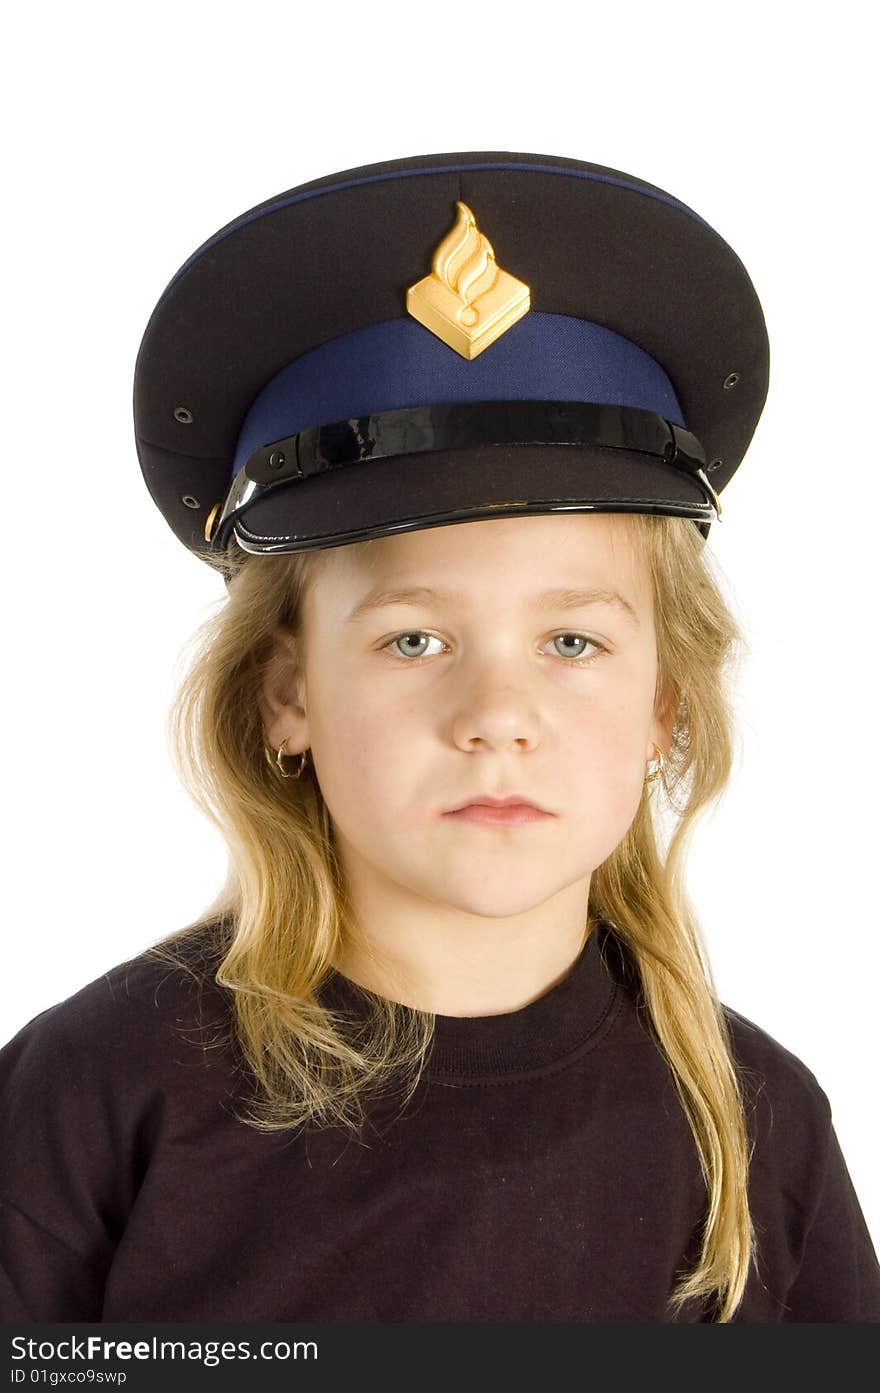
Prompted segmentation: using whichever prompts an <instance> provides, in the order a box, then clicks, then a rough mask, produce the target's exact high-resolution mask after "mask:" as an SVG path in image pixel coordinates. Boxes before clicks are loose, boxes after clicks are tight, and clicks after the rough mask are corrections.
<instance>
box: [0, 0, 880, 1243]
mask: <svg viewBox="0 0 880 1393" xmlns="http://www.w3.org/2000/svg"><path fill="white" fill-rule="evenodd" d="M578 15H580V18H578ZM22 16H24V17H22ZM868 24H869V7H867V6H865V5H864V4H863V3H861V4H860V3H838V4H836V5H834V6H833V7H821V8H820V7H819V6H811V5H799V6H794V5H787V4H780V5H776V6H770V5H767V4H766V3H764V4H757V3H755V0H741V3H739V4H737V5H720V4H708V3H705V2H704V3H700V4H696V3H694V4H685V3H677V2H676V0H668V3H666V4H664V5H662V6H661V5H656V4H646V5H644V6H636V5H626V4H618V5H615V6H612V7H596V8H591V7H586V6H584V7H573V6H570V5H568V4H566V5H564V6H563V5H561V4H559V3H542V4H541V5H539V6H535V5H529V6H524V7H522V8H520V7H517V6H501V5H496V4H488V3H484V4H481V5H479V6H470V7H468V8H467V10H466V11H462V10H461V9H460V7H455V8H453V9H451V10H449V11H448V12H446V11H439V12H438V10H437V8H436V6H428V7H424V8H418V7H415V6H408V7H407V8H406V9H405V10H404V9H401V10H400V11H398V10H397V9H396V8H392V7H390V6H386V7H383V6H382V5H381V4H380V5H376V4H371V5H369V6H363V7H352V8H351V9H350V10H349V9H346V8H345V7H340V6H338V5H334V6H327V5H324V6H317V7H311V6H310V7H308V9H306V7H299V6H292V5H289V4H283V5H282V4H279V5H269V4H261V3H250V4H248V5H247V6H244V7H242V6H235V7H232V8H230V9H229V10H227V9H226V7H224V6H222V5H210V6H209V5H207V4H198V5H195V4H191V5H186V4H180V3H178V4H175V5H173V6H172V5H170V4H157V3H152V4H151V5H150V6H140V7H127V6H112V7H111V6H110V5H106V6H102V5H96V4H91V5H89V4H85V5H82V4H80V5H75V6H70V7H66V6H61V5H48V6H47V5H43V6H33V7H31V8H29V9H28V11H27V13H26V14H25V12H24V9H23V7H16V17H15V18H14V19H13V20H12V21H7V27H6V39H7V42H8V41H9V39H10V37H11V39H12V46H11V50H10V49H8V50H7V64H6V67H7V75H6V77H5V79H4V89H5V90H4V92H3V97H2V101H3V106H4V108H5V111H4V113H3V129H4V133H5V135H6V146H7V153H6V156H5V160H4V165H5V171H6V175H5V184H6V205H7V213H6V215H5V219H4V225H3V236H4V241H5V247H4V253H3V266H4V272H5V274H4V291H3V306H4V308H3V320H4V324H3V332H2V341H3V354H4V358H5V363H4V367H3V381H4V387H5V389H6V407H5V410H4V413H3V423H4V433H5V439H4V442H3V459H2V469H3V490H4V492H3V499H4V513H5V520H4V536H5V541H4V547H5V553H4V554H5V557H6V562H5V567H4V571H5V576H4V581H5V583H4V586H3V601H4V619H5V623H4V627H5V639H4V650H5V664H4V667H5V671H6V678H5V681H4V684H3V702H4V707H5V722H4V730H5V748H4V749H3V777H4V793H5V797H4V803H5V811H6V822H5V831H4V834H3V846H4V851H5V853H6V872H5V882H4V898H5V906H4V907H5V914H4V942H3V949H4V951H3V967H4V971H3V973H2V982H0V1038H2V1039H8V1038H9V1037H10V1036H11V1035H12V1034H13V1033H14V1032H15V1031H16V1030H17V1029H18V1028H19V1027H20V1026H22V1025H23V1024H24V1023H25V1022H26V1021H27V1020H29V1019H30V1018H31V1017H32V1016H33V1015H35V1014H36V1013H37V1012H38V1011H41V1010H43V1009H44V1008H45V1007H47V1006H49V1005H51V1004H53V1003H54V1002H56V1001H59V1000H61V999H62V998H64V997H66V996H68V995H69V994H71V993H72V992H73V991H75V990H77V989H78V988H79V987H81V986H83V985H84V984H85V983H87V982H89V981H91V980H92V979H93V978H94V977H97V976H98V975H100V973H102V972H103V971H104V970H106V969H107V968H109V967H110V966H112V965H113V964H114V963H117V962H119V961H121V960H123V959H124V958H126V957H130V956H132V955H134V954H135V953H137V952H139V951H140V950H141V949H142V948H143V947H145V946H146V945H147V944H148V943H151V942H154V941H155V940H156V939H157V938H159V937H160V936H161V935H163V934H165V933H167V932H169V931H170V930H172V929H174V928H177V927H180V926H182V925H183V924H184V923H186V922H188V921H189V920H190V919H192V918H194V917H195V916H196V915H197V914H198V913H199V912H200V911H201V910H202V908H203V907H204V906H205V905H206V904H207V903H208V902H209V901H210V900H211V899H212V898H213V896H214V894H215V892H216V890H217V888H218V886H219V884H220V882H221V880H222V877H223V874H224V871H225V859H226V858H225V848H224V847H223V845H222V843H221V842H220V839H219V837H218V835H217V834H216V833H215V832H214V830H213V829H212V828H211V827H210V826H209V825H208V824H207V823H206V822H205V821H204V820H203V819H202V817H201V815H200V814H199V813H198V812H197V811H196V810H195V808H194V807H193V806H192V805H191V804H190V802H189V800H188V798H187V796H186V795H185V794H184V792H183V790H182V789H181V787H180V785H179V784H178V782H177V779H176V775H175V774H174V771H173V768H172V766H171V763H170V758H169V755H168V753H167V746H166V736H165V719H166V712H167V707H168V704H169V702H170V699H171V696H172V692H173V689H174V685H175V681H176V675H177V674H176V671H175V665H176V664H177V662H178V659H179V658H180V657H181V656H182V654H183V649H184V645H185V643H186V641H187V639H188V638H189V637H190V636H191V635H192V633H193V632H194V630H195V629H196V627H197V626H198V624H199V623H200V622H201V621H202V620H203V619H204V618H205V617H206V616H207V615H208V613H209V612H210V611H211V610H213V608H214V607H215V606H216V605H218V604H219V603H222V600H223V597H224V594H225V590H224V587H223V583H222V581H221V579H220V578H219V577H218V576H215V575H214V574H213V573H212V572H211V571H210V570H209V569H208V567H207V566H205V565H203V564H202V563H201V562H199V561H198V560H197V559H195V558H194V557H193V556H191V555H190V554H189V553H188V552H187V551H186V549H185V548H184V547H182V546H181V544H180V543H179V542H178V541H177V540H176V538H175V537H174V535H173V533H172V532H171V530H170V528H169V527H168V525H167V524H166V523H165V521H164V519H163V518H162V516H161V514H160V513H159V511H158V509H157V508H156V507H155V505H154V504H153V503H152V501H151V499H150V497H149V494H148V492H147V489H146V486H145V485H144V483H143V480H142V477H141V473H140V467H139V464H138V460H137V455H136V452H135V446H134V438H133V429H132V415H131V393H132V379H133V371H134V362H135V357H136V354H137V350H138V346H139V343H140V339H141V335H142V333H143V331H144V328H145V326H146V323H147V320H148V318H149V315H150V313H151V312H152V309H153V306H154V304H155V303H156V301H157V299H158V298H159V296H160V294H161V293H162V291H163V289H164V287H165V285H166V284H167V282H168V281H169V280H170V279H171V277H172V275H173V274H174V273H175V271H176V270H177V269H178V267H179V266H180V265H181V264H182V263H183V261H185V260H186V258H187V257H188V256H189V255H190V254H191V253H192V252H193V251H194V250H195V249H196V248H197V247H198V246H199V245H200V244H201V243H202V242H203V241H205V240H206V239H207V238H208V237H209V236H210V235H211V234H212V233H213V232H215V231H216V230H217V229H219V228H220V227H221V226H222V225H223V224H225V223H226V222H227V221H229V220H230V219H231V218H233V217H235V216H237V215H238V214H240V213H242V212H244V211H245V210H246V209H248V208H250V207H252V206H253V205H255V204H256V203H259V202H261V201H262V200H264V199H266V198H268V197H270V196H272V195H274V194H277V193H280V192H282V191H283V190H285V189H288V188H291V187H293V186H294V185H296V184H299V183H301V182H303V181H305V180H308V179H311V178H315V177H317V176H320V175H323V174H328V173H331V172H333V171H335V170H341V169H345V168H350V167H353V166H357V165H361V164H366V163H370V162H373V161H378V160H383V159H393V158H397V157H400V156H409V155H415V154H423V153H428V152H442V151H445V152H448V151H456V150H509V151H516V152H522V151H526V152H536V153H542V154H558V155H568V156H574V157H576V158H579V159H585V160H588V161H592V162H594V163H598V164H603V165H607V166H610V167H612V168H614V169H618V170H623V171H628V172H630V173H633V174H635V175H637V176H639V177H641V178H643V179H646V180H648V181H649V182H651V183H653V184H657V185H659V186H660V187H661V188H663V189H665V190H667V191H668V192H669V193H670V194H672V195H673V196H674V197H676V198H679V199H681V200H682V201H684V202H685V203H687V204H689V205H690V206H691V207H692V208H694V209H695V210H696V211H697V212H698V213H699V214H700V215H701V216H702V217H703V218H705V219H706V220H707V221H708V222H709V223H710V224H711V225H712V226H713V227H714V228H715V229H716V230H717V231H718V232H719V233H720V234H721V235H722V236H723V237H724V238H725V240H726V241H728V242H729V243H730V245H731V246H732V247H733V248H734V250H735V251H736V252H737V254H738V255H739V256H740V257H741V259H742V260H743V262H744V263H745V265H746V267H747V269H748V270H749V273H750V275H751V277H752V280H753V282H754V285H755V288H756V290H757V292H758V295H759V298H760V299H761V302H762V304H763V307H764V312H765V316H766V319H767V324H768V330H769V335H770V344H771V385H770V394H769V398H768V401H767V405H766V407H765V410H764V414H763V416H762V418H761V421H760V423H759V426H758V429H757V432H756V435H755V437H754V440H753V442H752V445H751V447H750V449H749V451H748V454H747V455H746V458H745V461H744V463H743V464H742V466H741V468H740V471H739V473H738V474H737V475H736V476H735V477H734V479H733V480H732V482H731V484H730V486H729V488H728V489H727V490H725V494H724V499H723V502H724V510H725V516H724V520H723V522H722V523H721V524H720V525H719V524H716V525H715V526H714V527H713V529H712V535H711V540H710V545H711V547H712V548H713V550H714V552H715V554H716V555H717V557H718V558H719V560H720V562H721V564H722V566H723V568H724V571H725V573H726V575H727V577H728V580H729V586H730V592H731V594H732V597H733V601H734V604H735V607H736V610H737V613H738V614H739V616H740V618H741V620H742V622H743V623H744V624H745V626H746V630H747V633H748V636H749V639H750V643H751V655H750V657H749V660H748V662H747V663H746V666H745V668H744V671H743V674H742V679H741V685H740V697H739V706H740V722H741V726H740V731H741V735H740V751H739V756H738V760H737V766H736V770H735V774H734V778H733V781H732V785H731V787H730V789H729V791H728V793H727V794H726V796H725V797H724V799H723V801H722V802H721V803H720V804H719V805H718V807H717V809H716V810H715V812H714V813H713V815H712V816H711V817H710V818H709V819H707V820H706V822H705V823H704V825H703V827H702V828H701V830H700V831H699V832H698V834H697V837H696V839H695V841H694V844H693V852H692V858H691V871H690V887H691V894H692V898H693V900H694V902H695V904H696V907H697V909H698V911H699V913H700V916H701V920H702V923H703V927H704V932H705V935H706V939H707V942H708V944H709V948H710V952H711V955H712V961H713V966H714V970H715V976H716V981H717V984H718V987H719V991H720V994H721V997H722V1000H723V1001H725V1002H726V1003H727V1004H729V1005H731V1006H733V1007H734V1008H735V1009H737V1010H738V1011H740V1012H741V1013H742V1014H744V1015H746V1016H748V1017H749V1018H750V1019H751V1020H753V1021H755V1022H757V1023H758V1024H759V1025H761V1026H762V1027H763V1028H764V1029H765V1030H767V1031H769V1032H770V1034H771V1035H773V1036H775V1037H776V1038H777V1039H778V1040H780V1041H781V1042H782V1043H783V1044H784V1045H785V1046H786V1047H787V1048H788V1049H790V1050H792V1051H793V1052H794V1053H795V1054H797V1055H799V1056H800V1057H801V1058H802V1059H803V1060H804V1062H805V1063H806V1064H807V1065H808V1066H809V1067H810V1068H811V1069H812V1070H813V1071H814V1073H815V1074H816V1076H817V1077H818V1079H819V1081H820V1083H821V1084H822V1086H823V1088H824V1089H825V1090H826V1092H827V1093H828V1095H829V1097H830V1099H831V1102H832V1106H833V1111H834V1121H835V1125H836V1128H837V1132H838V1135H839V1137H840V1140H841V1144H842V1147H843V1150H844V1154H845V1156H846V1158H847V1161H848V1164H849V1168H850V1172H851V1175H852V1177H853V1181H854V1184H855V1186H856V1190H857V1192H858V1194H859V1197H860V1199H861V1202H862V1206H863V1209H864V1212H865V1215H866V1218H867V1220H868V1223H869V1227H870V1228H871V1231H872V1234H873V1235H874V1241H875V1244H877V1245H878V1246H880V1241H878V1240H880V1168H878V1165H877V1156H878V1137H877V1123H876V1115H877V1093H876V1074H877V1062H878V1051H877V1044H876V1030H877V1014H878V1012H877V978H878V970H880V956H878V947H877V937H878V927H880V923H878V911H877V885H878V877H877V870H878V853H877V845H876V843H877V830H878V829H877V816H876V804H877V796H876V792H875V786H876V782H877V767H878V760H877V742H876V741H875V738H874V737H875V731H876V725H877V712H878V689H877V672H878V664H877V647H876V642H877V641H876V630H875V615H876V611H877V603H878V584H877V579H876V568H877V554H878V535H877V517H878V513H877V480H878V474H877V465H878V459H877V445H876V416H875V414H874V403H875V401H876V396H877V373H878V355H877V348H876V328H877V315H878V305H877V277H876V271H875V266H876V257H877V224H876V219H875V216H874V208H875V193H876V134H877V111H876V108H875V107H874V106H873V105H872V104H871V102H870V99H869V95H868V94H869V93H871V92H872V91H873V90H874V84H875V77H876V73H875V71H874V61H873V53H874V49H873V42H869V34H868ZM10 25H11V27H12V30H13V32H12V34H11V35H10Z"/></svg>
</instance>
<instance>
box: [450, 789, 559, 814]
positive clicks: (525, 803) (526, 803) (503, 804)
mask: <svg viewBox="0 0 880 1393" xmlns="http://www.w3.org/2000/svg"><path fill="white" fill-rule="evenodd" d="M465 808H531V809H532V810H533V811H534V812H538V813H546V811H547V810H546V808H542V807H541V805H540V804H539V803H533V802H532V800H531V799H530V798H525V797H523V795H522V794H520V793H510V794H508V795H507V797H506V798H496V797H494V796H493V795H492V794H491V793H480V794H477V796H476V797H475V798H469V799H468V800H467V801H466V802H464V803H458V804H456V806H455V807H454V808H450V809H449V812H451V813H460V812H462V811H463V810H464V809H465Z"/></svg>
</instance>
